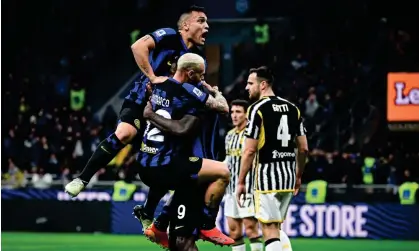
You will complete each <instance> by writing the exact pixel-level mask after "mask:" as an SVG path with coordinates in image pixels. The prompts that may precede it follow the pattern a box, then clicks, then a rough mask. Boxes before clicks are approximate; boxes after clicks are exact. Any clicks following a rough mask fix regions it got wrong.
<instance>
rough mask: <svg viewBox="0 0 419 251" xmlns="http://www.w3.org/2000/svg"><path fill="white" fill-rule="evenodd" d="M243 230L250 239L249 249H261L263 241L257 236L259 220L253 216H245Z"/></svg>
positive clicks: (252, 250) (258, 250) (257, 250)
mask: <svg viewBox="0 0 419 251" xmlns="http://www.w3.org/2000/svg"><path fill="white" fill-rule="evenodd" d="M243 225H244V230H245V232H246V236H247V238H249V241H250V250H251V251H262V250H263V243H262V241H261V238H260V236H259V222H258V220H257V219H256V218H254V217H247V218H244V219H243Z"/></svg>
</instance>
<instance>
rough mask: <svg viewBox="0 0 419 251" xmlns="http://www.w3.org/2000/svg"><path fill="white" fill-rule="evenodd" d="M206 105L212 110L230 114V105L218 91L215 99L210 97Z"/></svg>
mask: <svg viewBox="0 0 419 251" xmlns="http://www.w3.org/2000/svg"><path fill="white" fill-rule="evenodd" d="M205 105H206V107H208V108H210V109H213V110H216V111H219V112H223V113H228V103H227V100H226V99H225V98H224V96H223V95H222V94H221V92H218V91H217V92H216V93H215V97H212V96H211V95H210V96H209V97H208V99H207V102H206V104H205Z"/></svg>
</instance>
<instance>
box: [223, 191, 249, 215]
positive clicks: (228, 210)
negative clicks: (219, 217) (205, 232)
mask: <svg viewBox="0 0 419 251" xmlns="http://www.w3.org/2000/svg"><path fill="white" fill-rule="evenodd" d="M224 215H225V216H227V217H231V218H234V219H243V218H248V217H255V203H254V199H253V194H246V200H245V201H244V207H240V206H239V204H238V203H237V199H236V194H226V195H225V197H224Z"/></svg>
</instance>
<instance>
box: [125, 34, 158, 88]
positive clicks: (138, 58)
mask: <svg viewBox="0 0 419 251" xmlns="http://www.w3.org/2000/svg"><path fill="white" fill-rule="evenodd" d="M155 47H156V43H155V42H154V39H153V38H152V37H151V36H150V35H145V36H144V37H142V38H140V39H138V40H137V41H135V43H133V44H132V45H131V50H132V53H133V54H134V58H135V62H137V65H138V67H139V68H140V70H141V71H142V72H143V73H144V75H146V76H147V78H148V79H150V81H151V82H153V80H154V78H155V77H156V76H155V75H154V71H153V68H152V67H151V64H150V61H149V60H148V58H149V55H150V51H151V50H153V49H154V48H155Z"/></svg>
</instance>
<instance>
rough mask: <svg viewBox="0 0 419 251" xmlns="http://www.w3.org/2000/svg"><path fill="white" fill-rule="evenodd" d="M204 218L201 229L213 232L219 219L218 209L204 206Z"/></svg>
mask: <svg viewBox="0 0 419 251" xmlns="http://www.w3.org/2000/svg"><path fill="white" fill-rule="evenodd" d="M203 212H204V217H203V219H202V225H201V229H203V230H211V229H213V228H214V227H215V219H216V218H217V214H218V208H217V209H215V208H211V207H209V206H207V205H204V211H203Z"/></svg>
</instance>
